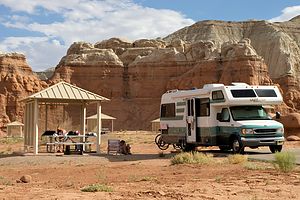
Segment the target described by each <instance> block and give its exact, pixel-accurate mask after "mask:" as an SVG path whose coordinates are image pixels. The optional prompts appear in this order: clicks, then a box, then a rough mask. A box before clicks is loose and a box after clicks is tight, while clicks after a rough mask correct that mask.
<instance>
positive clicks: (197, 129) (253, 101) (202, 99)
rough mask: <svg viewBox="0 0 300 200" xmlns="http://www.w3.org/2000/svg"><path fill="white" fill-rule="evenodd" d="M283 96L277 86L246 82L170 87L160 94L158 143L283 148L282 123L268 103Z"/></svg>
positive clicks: (238, 148) (189, 146) (161, 145)
mask: <svg viewBox="0 0 300 200" xmlns="http://www.w3.org/2000/svg"><path fill="white" fill-rule="evenodd" d="M282 101H283V100H282V96H281V94H280V91H279V89H278V88H277V87H276V86H250V85H248V84H245V83H232V85H229V86H225V85H223V84H207V85H204V87H203V88H202V89H192V90H171V91H168V92H166V93H165V94H163V95H162V98H161V110H160V125H161V134H160V135H159V136H158V137H157V138H156V144H157V145H158V147H159V148H161V149H164V148H165V147H168V145H169V144H173V145H174V146H175V147H181V148H183V149H184V150H192V149H194V148H195V147H196V146H219V148H220V149H221V150H230V149H232V150H233V152H234V153H241V152H243V150H244V147H251V148H256V147H259V146H269V148H270V150H271V152H272V153H274V152H276V151H281V149H282V145H283V142H284V137H283V134H284V128H283V125H282V124H281V123H279V122H277V121H275V120H272V118H271V117H270V116H269V115H268V114H267V112H266V109H265V107H266V106H270V105H277V104H281V103H282ZM276 114H278V115H279V113H276ZM278 117H279V116H278Z"/></svg>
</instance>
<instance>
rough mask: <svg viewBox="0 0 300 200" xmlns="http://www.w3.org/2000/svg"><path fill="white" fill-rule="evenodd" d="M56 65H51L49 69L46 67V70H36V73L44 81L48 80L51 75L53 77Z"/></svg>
mask: <svg viewBox="0 0 300 200" xmlns="http://www.w3.org/2000/svg"><path fill="white" fill-rule="evenodd" d="M54 70H55V67H51V68H49V69H46V70H45V71H41V72H34V73H36V75H37V76H38V77H39V79H41V80H42V81H46V80H48V79H49V78H50V77H52V75H53V73H54Z"/></svg>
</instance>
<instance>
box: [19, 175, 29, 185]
mask: <svg viewBox="0 0 300 200" xmlns="http://www.w3.org/2000/svg"><path fill="white" fill-rule="evenodd" d="M20 181H22V183H30V182H31V181H32V177H31V176H30V175H23V176H21V178H20Z"/></svg>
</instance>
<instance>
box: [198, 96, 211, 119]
mask: <svg viewBox="0 0 300 200" xmlns="http://www.w3.org/2000/svg"><path fill="white" fill-rule="evenodd" d="M209 115H210V104H209V98H205V99H200V117H204V116H209Z"/></svg>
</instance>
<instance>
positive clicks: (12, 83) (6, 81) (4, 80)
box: [0, 53, 48, 130]
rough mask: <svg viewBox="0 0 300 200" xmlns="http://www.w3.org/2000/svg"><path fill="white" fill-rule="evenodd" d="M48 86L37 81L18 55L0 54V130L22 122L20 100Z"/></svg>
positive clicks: (22, 111)
mask: <svg viewBox="0 0 300 200" xmlns="http://www.w3.org/2000/svg"><path fill="white" fill-rule="evenodd" d="M47 86H48V85H47V84H46V83H45V82H44V81H41V80H39V79H38V77H37V76H36V75H34V73H33V72H32V70H31V68H30V67H29V66H28V64H27V63H26V59H25V56H24V55H22V54H18V53H8V54H0V128H2V130H3V127H4V126H5V125H6V124H7V123H9V122H11V121H15V120H18V121H22V118H23V114H24V110H23V105H22V104H21V103H20V100H21V99H23V98H25V97H26V96H28V95H29V94H32V93H35V92H38V91H40V90H41V89H43V88H45V87H47Z"/></svg>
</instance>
